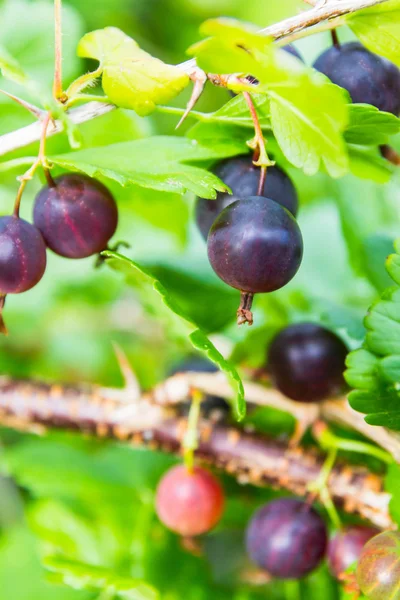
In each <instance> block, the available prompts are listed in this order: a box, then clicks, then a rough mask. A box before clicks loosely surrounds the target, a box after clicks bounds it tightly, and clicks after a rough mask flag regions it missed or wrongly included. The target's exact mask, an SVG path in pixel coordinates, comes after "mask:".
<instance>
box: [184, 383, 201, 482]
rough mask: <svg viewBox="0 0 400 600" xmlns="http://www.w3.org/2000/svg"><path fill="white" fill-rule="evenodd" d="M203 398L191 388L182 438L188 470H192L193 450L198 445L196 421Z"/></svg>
mask: <svg viewBox="0 0 400 600" xmlns="http://www.w3.org/2000/svg"><path fill="white" fill-rule="evenodd" d="M202 400H203V394H202V393H201V392H200V391H198V390H193V393H192V403H191V405H190V410H189V416H188V421H187V429H186V432H185V435H184V438H183V443H182V446H183V454H184V458H185V465H186V468H187V470H188V471H190V472H193V468H194V452H195V450H197V448H198V445H199V440H198V423H199V418H200V405H201V401H202Z"/></svg>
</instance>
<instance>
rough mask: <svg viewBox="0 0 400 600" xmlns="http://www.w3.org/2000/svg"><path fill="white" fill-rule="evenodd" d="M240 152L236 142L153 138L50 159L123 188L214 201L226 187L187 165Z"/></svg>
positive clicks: (240, 147) (166, 137)
mask: <svg viewBox="0 0 400 600" xmlns="http://www.w3.org/2000/svg"><path fill="white" fill-rule="evenodd" d="M242 152H243V145H242V144H239V143H238V142H236V143H235V142H231V141H229V140H227V141H226V142H224V141H221V142H220V143H218V144H214V146H213V145H212V144H211V141H210V144H209V145H208V146H205V145H202V144H200V143H197V142H196V141H195V140H189V139H186V138H179V137H175V136H171V137H168V136H154V137H151V138H146V139H143V140H135V141H132V142H121V143H118V144H111V145H109V146H104V147H98V148H90V149H85V150H79V151H78V152H73V153H69V154H62V155H59V156H51V157H49V158H50V160H51V161H52V162H53V163H54V164H57V165H60V166H61V167H65V168H66V169H75V170H78V171H82V172H83V173H86V174H87V175H90V176H91V177H106V178H108V179H112V180H113V181H117V182H118V183H119V184H120V185H122V186H126V185H129V184H136V185H139V186H142V187H145V188H150V189H153V190H159V191H165V192H175V193H178V194H184V193H185V192H186V191H187V190H189V191H191V192H194V193H195V194H196V195H197V196H201V197H202V198H215V197H216V195H217V194H216V193H217V191H226V190H227V189H228V188H227V187H226V185H224V184H223V183H222V182H221V181H220V179H218V177H216V176H215V175H214V174H213V173H211V172H209V171H206V170H205V169H203V168H200V167H194V166H191V165H189V164H187V163H188V162H196V161H210V160H217V159H220V158H225V157H229V156H235V155H237V154H241V153H242Z"/></svg>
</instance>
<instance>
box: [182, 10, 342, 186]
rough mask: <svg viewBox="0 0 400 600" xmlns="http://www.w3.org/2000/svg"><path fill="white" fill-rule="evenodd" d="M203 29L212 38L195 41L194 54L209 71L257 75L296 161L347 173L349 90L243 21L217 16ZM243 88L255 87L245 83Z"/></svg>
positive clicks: (307, 168) (285, 147) (283, 143)
mask: <svg viewBox="0 0 400 600" xmlns="http://www.w3.org/2000/svg"><path fill="white" fill-rule="evenodd" d="M202 31H203V32H205V33H209V34H210V33H211V34H212V36H213V37H210V38H208V39H206V40H204V41H203V42H200V43H198V44H196V45H195V46H193V47H192V48H191V49H190V53H191V54H193V55H195V56H196V59H197V61H198V63H199V65H200V66H201V67H202V68H204V69H205V70H206V71H208V72H216V73H247V74H251V75H253V76H254V77H256V78H257V79H258V80H259V82H260V83H259V85H258V86H257V92H260V93H264V94H266V95H267V97H269V100H270V119H271V125H272V130H273V133H274V135H275V137H276V139H277V141H278V143H279V146H280V147H281V150H282V152H283V153H284V154H285V156H286V158H287V159H288V160H289V161H290V162H291V163H292V164H293V165H295V166H296V167H299V168H302V169H303V170H304V172H305V173H306V174H308V175H312V174H314V173H316V172H317V171H318V169H319V168H320V166H321V165H324V166H325V167H326V169H327V170H328V172H329V174H330V175H332V176H333V177H340V176H342V175H343V174H344V173H346V171H347V170H348V157H347V151H346V146H345V144H344V141H343V135H342V133H343V131H344V129H345V128H346V126H347V121H348V106H347V105H348V103H349V96H348V94H347V92H345V91H344V90H343V89H341V88H339V87H337V86H335V85H333V84H332V83H331V82H330V81H329V80H328V79H327V78H326V77H324V76H323V75H321V74H320V73H317V72H316V71H314V70H313V69H309V68H307V67H306V66H305V65H303V64H302V63H301V62H300V61H299V60H298V59H296V58H294V57H293V56H291V55H289V54H288V53H287V52H284V51H283V50H279V49H277V48H276V47H275V46H274V45H273V44H271V43H270V40H268V39H267V38H265V37H264V36H262V35H257V34H255V33H254V32H253V31H250V32H249V31H248V28H243V27H242V28H241V27H240V25H239V24H236V25H232V22H231V21H229V22H228V23H227V22H226V21H225V20H223V19H220V20H218V19H217V20H215V21H211V22H210V21H208V22H206V23H205V25H204V26H203V29H202ZM240 87H241V88H243V89H247V90H248V91H253V90H254V87H252V86H251V85H250V84H246V82H243V84H241V86H240ZM310 99H312V101H310Z"/></svg>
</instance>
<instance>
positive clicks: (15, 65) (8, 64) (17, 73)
mask: <svg viewBox="0 0 400 600" xmlns="http://www.w3.org/2000/svg"><path fill="white" fill-rule="evenodd" d="M0 71H1V72H2V74H3V76H4V77H6V78H7V79H10V80H11V81H15V83H20V84H22V85H25V84H26V83H27V82H28V76H27V74H26V73H25V72H24V70H23V68H22V67H21V65H20V64H19V62H18V61H17V60H16V59H15V58H14V57H13V56H11V54H9V52H8V51H7V50H6V49H5V48H3V47H2V46H0Z"/></svg>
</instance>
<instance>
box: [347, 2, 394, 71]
mask: <svg viewBox="0 0 400 600" xmlns="http://www.w3.org/2000/svg"><path fill="white" fill-rule="evenodd" d="M346 23H347V24H348V25H349V27H351V29H352V30H353V31H354V33H355V34H356V36H357V37H358V38H359V39H360V40H361V42H362V43H363V44H364V46H366V47H367V48H368V49H369V50H371V51H372V52H376V53H377V54H380V55H381V56H384V57H385V58H387V59H388V60H390V61H391V62H393V63H395V64H396V65H397V66H400V1H399V0H389V2H383V3H382V4H378V5H377V6H373V7H371V8H366V9H364V10H360V11H357V12H355V13H353V14H351V15H349V16H348V17H347V19H346Z"/></svg>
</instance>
